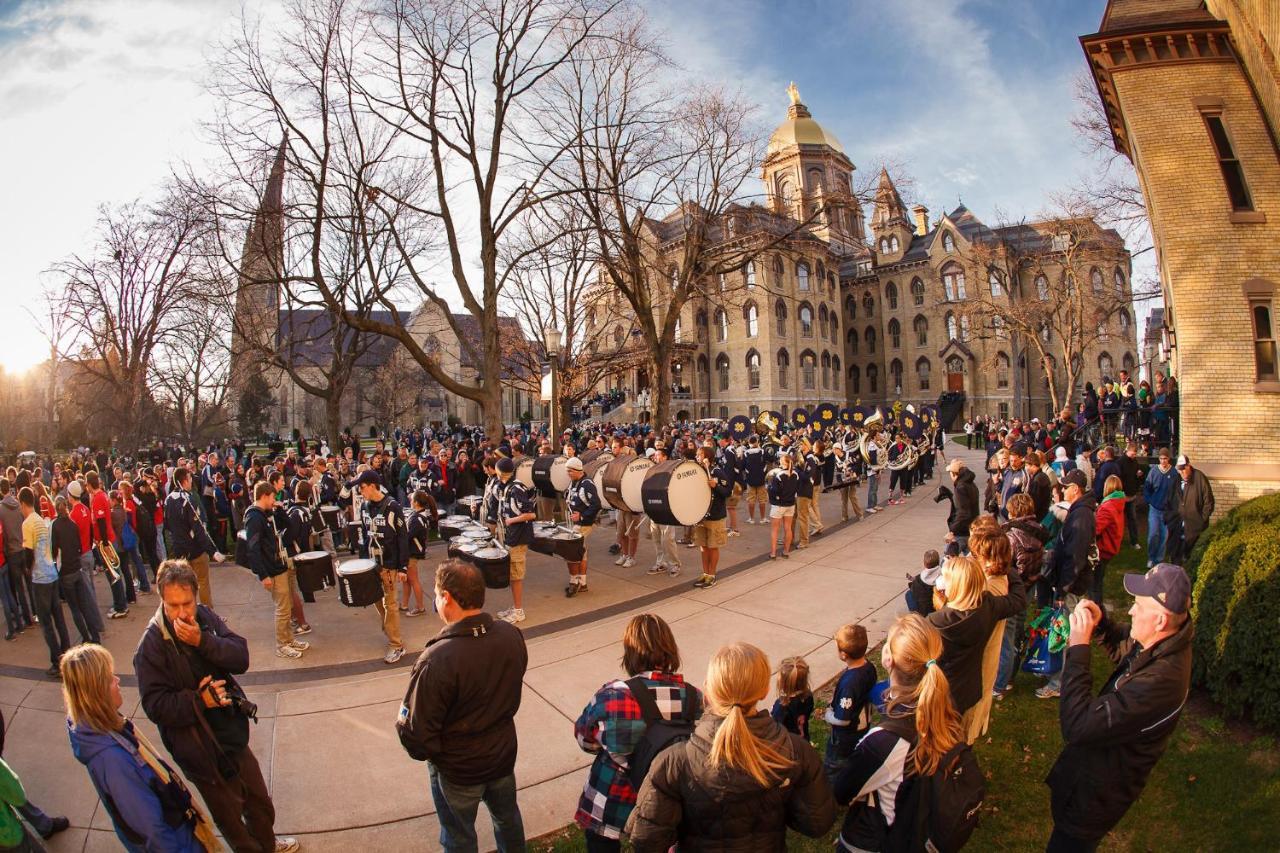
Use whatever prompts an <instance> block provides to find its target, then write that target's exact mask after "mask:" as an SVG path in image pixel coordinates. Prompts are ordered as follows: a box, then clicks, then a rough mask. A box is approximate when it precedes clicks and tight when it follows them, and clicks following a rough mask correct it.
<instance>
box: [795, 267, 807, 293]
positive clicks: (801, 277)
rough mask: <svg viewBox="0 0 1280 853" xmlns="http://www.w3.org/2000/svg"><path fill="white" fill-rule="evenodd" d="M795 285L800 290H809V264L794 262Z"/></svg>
mask: <svg viewBox="0 0 1280 853" xmlns="http://www.w3.org/2000/svg"><path fill="white" fill-rule="evenodd" d="M796 287H797V288H798V289H799V290H800V291H801V292H807V291H808V290H809V265H808V264H796Z"/></svg>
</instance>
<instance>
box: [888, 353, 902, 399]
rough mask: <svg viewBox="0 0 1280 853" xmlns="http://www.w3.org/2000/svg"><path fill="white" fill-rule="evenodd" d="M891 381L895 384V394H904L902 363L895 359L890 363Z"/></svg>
mask: <svg viewBox="0 0 1280 853" xmlns="http://www.w3.org/2000/svg"><path fill="white" fill-rule="evenodd" d="M889 381H890V382H891V383H892V384H893V393H894V394H895V395H896V394H901V393H902V362H901V361H899V360H898V359H896V358H895V359H894V360H893V361H891V362H889Z"/></svg>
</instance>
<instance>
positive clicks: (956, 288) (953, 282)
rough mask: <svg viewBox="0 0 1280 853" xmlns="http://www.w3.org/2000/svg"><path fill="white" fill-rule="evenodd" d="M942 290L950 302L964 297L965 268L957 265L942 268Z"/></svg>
mask: <svg viewBox="0 0 1280 853" xmlns="http://www.w3.org/2000/svg"><path fill="white" fill-rule="evenodd" d="M942 290H943V292H944V293H945V294H946V297H947V301H948V302H951V301H953V300H956V299H964V298H965V290H964V270H962V269H960V267H958V266H955V265H951V266H947V267H944V268H943V270H942Z"/></svg>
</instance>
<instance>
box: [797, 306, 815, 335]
mask: <svg viewBox="0 0 1280 853" xmlns="http://www.w3.org/2000/svg"><path fill="white" fill-rule="evenodd" d="M800 334H801V335H803V336H804V337H806V338H811V337H813V308H812V306H810V305H809V303H808V302H802V303H800Z"/></svg>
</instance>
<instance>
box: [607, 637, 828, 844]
mask: <svg viewBox="0 0 1280 853" xmlns="http://www.w3.org/2000/svg"><path fill="white" fill-rule="evenodd" d="M768 692H769V659H768V658H767V657H766V656H765V654H764V652H762V651H760V649H758V648H756V647H755V646H753V645H750V644H749V643H732V644H730V645H728V646H724V647H722V648H721V649H720V650H719V651H718V652H716V653H715V655H714V656H713V657H712V658H711V663H710V665H708V667H707V681H706V686H705V690H704V694H705V697H706V701H707V710H706V712H705V713H704V714H703V715H702V719H701V720H700V721H699V723H698V726H697V728H696V729H695V730H694V733H693V737H692V738H690V739H689V741H687V742H686V743H683V744H675V745H673V746H670V747H668V748H667V749H665V750H664V751H663V752H662V753H661V754H660V755H659V756H658V758H657V759H656V760H655V761H654V762H653V765H652V766H651V767H650V769H649V775H648V776H646V777H645V781H644V785H643V786H642V787H641V788H640V793H639V795H638V797H637V799H636V806H635V809H634V810H633V811H632V812H631V818H630V820H629V821H628V822H627V832H628V834H629V835H630V836H631V843H632V846H633V847H634V848H635V849H636V850H637V851H641V853H643V851H649V850H653V851H666V850H668V849H669V848H670V847H671V846H672V845H673V844H679V847H680V850H681V853H688V851H723V850H733V851H761V853H773V851H781V850H785V849H786V840H787V830H788V829H793V830H795V831H797V832H800V833H803V834H804V835H808V836H810V837H811V838H817V837H819V836H821V835H823V834H824V833H825V832H826V831H827V830H828V829H830V828H831V824H832V823H834V822H835V804H834V803H833V802H832V800H831V789H830V788H829V787H828V785H827V780H826V777H825V776H824V774H823V772H822V759H821V758H820V757H819V756H818V752H817V750H815V749H814V748H813V747H812V746H811V745H810V744H809V743H808V741H806V740H805V739H804V738H802V737H800V736H799V735H796V734H792V733H791V732H788V731H787V730H786V729H784V728H783V727H782V726H780V725H778V723H776V722H775V721H774V720H773V718H772V717H770V716H769V714H768V713H767V712H766V711H763V710H761V709H759V708H758V707H757V706H758V705H759V704H760V702H762V701H763V700H764V698H765V696H766V695H767V694H768Z"/></svg>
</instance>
